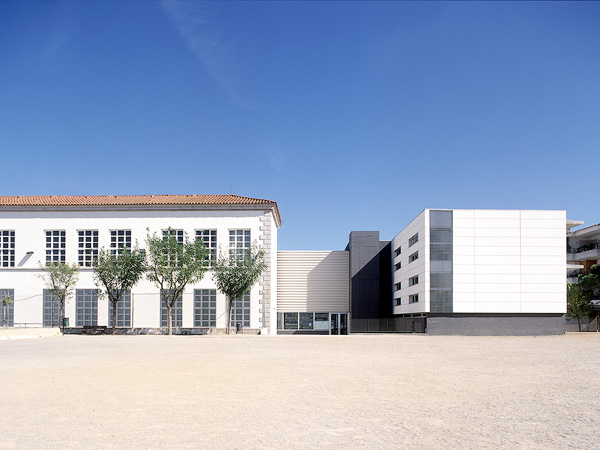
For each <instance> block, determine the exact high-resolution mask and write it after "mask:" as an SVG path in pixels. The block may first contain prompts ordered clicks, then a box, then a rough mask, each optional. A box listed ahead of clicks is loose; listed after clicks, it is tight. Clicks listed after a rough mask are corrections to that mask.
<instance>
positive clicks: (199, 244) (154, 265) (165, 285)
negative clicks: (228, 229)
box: [146, 228, 209, 335]
mask: <svg viewBox="0 0 600 450" xmlns="http://www.w3.org/2000/svg"><path fill="white" fill-rule="evenodd" d="M146 244H147V250H148V253H147V257H148V259H147V270H148V271H147V273H146V278H148V280H150V281H152V282H153V283H154V284H156V285H157V287H158V288H159V289H160V293H161V295H162V298H163V301H164V302H165V306H166V308H167V326H168V333H169V335H171V334H172V318H171V311H172V309H173V307H174V306H175V304H176V302H177V300H178V299H179V298H180V297H181V296H182V294H183V291H184V290H185V287H186V286H187V285H188V284H190V283H196V282H198V281H200V280H201V279H202V277H203V276H204V273H205V272H206V270H207V269H208V265H209V260H208V258H209V251H208V249H207V248H206V246H205V245H204V242H203V241H202V240H189V239H188V237H187V234H186V233H184V232H183V231H181V230H174V229H172V228H169V229H168V230H165V231H164V232H163V235H162V236H158V235H157V234H156V233H154V234H152V235H150V234H149V233H148V236H147V237H146Z"/></svg>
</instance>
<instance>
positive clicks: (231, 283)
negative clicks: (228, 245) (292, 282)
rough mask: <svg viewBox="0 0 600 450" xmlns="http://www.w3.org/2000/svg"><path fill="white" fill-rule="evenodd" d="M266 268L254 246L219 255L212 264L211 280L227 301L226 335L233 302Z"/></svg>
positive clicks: (260, 251)
mask: <svg viewBox="0 0 600 450" xmlns="http://www.w3.org/2000/svg"><path fill="white" fill-rule="evenodd" d="M266 267H267V265H266V263H265V261H264V252H263V251H262V250H258V248H257V247H256V244H253V245H252V247H250V248H249V249H246V250H245V251H244V252H241V253H236V252H231V251H230V253H229V255H223V254H220V255H219V257H218V258H217V260H216V262H215V263H214V266H213V269H214V272H213V280H214V281H215V283H216V285H217V289H219V291H221V292H222V293H223V294H225V295H226V296H227V298H228V301H229V314H228V320H227V333H228V334H231V309H232V307H233V301H234V300H235V299H238V298H241V297H242V296H243V295H244V294H246V293H247V292H249V291H250V288H251V287H252V286H253V285H254V283H256V281H257V280H258V278H259V277H260V274H261V273H262V271H263V270H265V268H266Z"/></svg>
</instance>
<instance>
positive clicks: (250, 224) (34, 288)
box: [0, 208, 277, 330]
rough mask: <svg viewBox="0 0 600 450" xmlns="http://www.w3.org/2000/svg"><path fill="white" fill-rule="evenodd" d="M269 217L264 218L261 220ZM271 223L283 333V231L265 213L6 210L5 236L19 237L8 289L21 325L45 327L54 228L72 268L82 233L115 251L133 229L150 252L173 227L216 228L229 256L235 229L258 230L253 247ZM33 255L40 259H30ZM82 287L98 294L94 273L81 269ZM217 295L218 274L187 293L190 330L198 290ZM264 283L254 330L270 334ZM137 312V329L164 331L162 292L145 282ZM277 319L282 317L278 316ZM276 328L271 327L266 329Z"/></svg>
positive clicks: (255, 303) (3, 284)
mask: <svg viewBox="0 0 600 450" xmlns="http://www.w3.org/2000/svg"><path fill="white" fill-rule="evenodd" d="M261 217H262V218H263V220H262V221H261ZM265 221H266V223H270V224H271V230H270V232H271V243H270V246H271V247H270V249H267V250H266V251H267V253H270V256H271V270H270V275H271V281H270V282H269V284H268V286H267V287H268V288H269V287H270V288H271V289H270V292H271V305H272V306H271V310H272V313H271V315H270V316H271V317H270V318H269V319H270V323H271V325H272V327H271V330H275V329H276V314H275V305H276V300H277V297H276V295H277V290H276V288H275V287H274V280H275V279H276V263H277V227H276V226H275V223H274V220H273V218H272V213H271V212H270V211H265V210H226V209H223V210H199V209H195V210H194V209H187V210H186V209H173V210H166V209H163V210H141V209H140V210H127V209H125V208H123V209H117V208H115V209H114V210H102V209H99V208H98V209H93V210H92V209H90V210H85V211H81V210H72V211H64V210H63V211H50V210H49V211H42V210H37V211H2V212H0V230H14V231H15V267H14V268H0V280H1V281H0V289H14V292H15V303H14V322H15V323H37V324H39V323H42V321H43V307H42V306H43V297H42V292H43V289H44V288H45V286H44V282H43V281H42V280H41V279H40V278H39V277H38V275H39V274H40V273H41V272H40V270H39V263H43V262H45V259H46V237H45V231H47V230H64V231H65V232H66V262H68V263H73V262H77V261H78V230H98V241H99V247H100V248H102V247H104V248H109V247H110V230H131V238H132V243H133V244H135V243H136V242H137V243H138V244H139V246H140V247H144V246H145V239H146V236H147V233H148V231H147V230H149V232H150V233H157V234H161V233H162V230H165V229H167V228H168V227H171V228H174V229H183V230H184V231H185V232H186V233H187V235H188V237H189V238H194V237H195V233H196V230H207V229H208V230H216V231H217V248H220V249H221V251H224V252H226V251H227V248H228V246H229V230H242V229H243V230H250V234H251V241H252V242H256V244H257V245H258V244H260V243H261V236H264V233H265V231H264V229H261V227H264V224H265ZM28 252H33V254H32V255H27V253H28ZM76 288H77V289H96V285H95V283H94V280H93V277H92V270H91V269H90V268H83V267H81V268H80V273H79V281H78V283H77V286H76ZM195 289H216V287H215V283H214V281H213V280H212V272H211V271H210V270H209V271H207V272H206V273H205V275H204V277H203V278H202V280H200V281H199V282H197V283H195V284H193V285H188V286H187V288H186V290H185V292H184V294H183V298H182V300H183V304H182V308H183V316H182V320H183V323H182V325H183V327H192V326H193V324H194V290H195ZM261 290H264V289H263V287H260V286H259V284H258V283H256V284H255V285H254V286H253V288H252V289H251V293H250V294H251V295H250V298H251V305H250V328H263V324H262V322H261V320H262V316H263V314H262V307H263V305H262V295H261ZM132 297H133V298H132V303H133V305H132V309H133V313H132V315H133V317H132V320H133V326H134V327H159V326H160V294H159V290H158V288H157V287H156V286H155V285H154V284H153V283H151V282H149V281H147V280H146V279H145V278H144V279H142V280H140V282H139V283H138V284H137V285H136V286H135V287H134V288H133V289H132ZM216 301H217V303H216V326H217V328H224V327H226V321H227V299H226V297H225V295H223V294H221V293H220V292H217V297H216ZM75 312H76V307H75V296H72V297H71V298H70V299H69V300H68V301H67V303H66V306H65V316H66V317H69V319H70V325H71V326H75V325H76V320H75V318H76V314H75ZM273 316H275V317H273ZM107 323H108V300H106V298H99V299H98V325H107ZM265 325H266V326H268V325H267V324H265Z"/></svg>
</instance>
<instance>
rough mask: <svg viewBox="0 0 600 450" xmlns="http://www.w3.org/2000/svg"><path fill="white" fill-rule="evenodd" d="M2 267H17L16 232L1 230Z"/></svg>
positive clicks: (0, 262)
mask: <svg viewBox="0 0 600 450" xmlns="http://www.w3.org/2000/svg"><path fill="white" fill-rule="evenodd" d="M0 259H1V260H0V267H15V232H14V231H10V230H2V231H0Z"/></svg>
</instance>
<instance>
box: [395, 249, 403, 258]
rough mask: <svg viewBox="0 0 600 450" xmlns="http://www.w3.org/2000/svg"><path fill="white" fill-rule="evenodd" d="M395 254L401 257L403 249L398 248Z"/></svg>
mask: <svg viewBox="0 0 600 450" xmlns="http://www.w3.org/2000/svg"><path fill="white" fill-rule="evenodd" d="M394 253H395V254H396V256H398V255H400V253H402V247H398V248H397V249H396V250H394Z"/></svg>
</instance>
